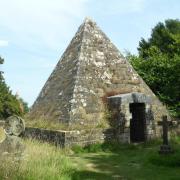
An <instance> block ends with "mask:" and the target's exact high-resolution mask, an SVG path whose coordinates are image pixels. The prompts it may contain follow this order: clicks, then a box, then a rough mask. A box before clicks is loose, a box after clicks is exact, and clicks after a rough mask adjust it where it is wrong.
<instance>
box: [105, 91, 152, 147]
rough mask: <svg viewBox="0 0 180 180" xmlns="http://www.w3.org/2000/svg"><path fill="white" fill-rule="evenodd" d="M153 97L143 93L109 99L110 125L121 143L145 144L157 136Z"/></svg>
mask: <svg viewBox="0 0 180 180" xmlns="http://www.w3.org/2000/svg"><path fill="white" fill-rule="evenodd" d="M151 102H152V101H151V97H150V96H148V95H145V94H143V93H137V92H133V93H127V94H119V95H116V96H111V97H108V107H109V110H110V114H111V119H110V125H111V126H112V127H113V128H114V129H115V132H116V135H115V136H116V138H117V140H118V141H119V142H128V143H131V142H132V143H133V142H137V143H138V142H144V141H146V140H149V139H152V138H153V137H154V135H155V128H154V127H155V124H154V115H153V114H154V113H153V110H152V104H151Z"/></svg>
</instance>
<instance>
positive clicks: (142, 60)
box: [127, 20, 180, 117]
mask: <svg viewBox="0 0 180 180" xmlns="http://www.w3.org/2000/svg"><path fill="white" fill-rule="evenodd" d="M138 51H139V55H138V56H135V55H131V54H128V55H127V58H128V59H129V60H130V62H131V64H132V65H133V67H134V68H135V69H136V71H137V72H138V73H139V74H140V75H141V77H142V78H143V79H144V81H145V82H146V83H147V84H148V85H149V87H150V88H151V89H152V90H153V92H154V93H155V94H156V95H157V96H158V97H159V98H160V100H161V101H162V102H164V103H166V105H167V106H168V107H169V109H170V110H171V112H173V115H176V116H179V117H180V21H179V20H166V21H165V24H164V23H161V22H160V23H158V24H157V25H156V26H155V27H154V28H153V29H152V34H151V37H150V38H149V39H148V40H147V41H146V40H145V39H142V40H141V41H140V43H139V47H138Z"/></svg>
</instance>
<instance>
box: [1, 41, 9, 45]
mask: <svg viewBox="0 0 180 180" xmlns="http://www.w3.org/2000/svg"><path fill="white" fill-rule="evenodd" d="M8 44H9V42H8V41H6V40H0V47H5V46H8Z"/></svg>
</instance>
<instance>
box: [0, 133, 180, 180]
mask: <svg viewBox="0 0 180 180" xmlns="http://www.w3.org/2000/svg"><path fill="white" fill-rule="evenodd" d="M25 144H26V152H25V154H26V156H25V160H24V161H22V162H21V164H20V165H19V166H16V167H18V168H15V166H12V164H11V166H4V169H3V166H2V165H0V179H8V178H9V179H10V180H11V179H12V180H14V179H15V180H16V179H18V180H21V179H25V180H26V179H27V180H35V179H41V180H44V179H45V180H46V179H60V180H61V179H62V180H63V179H67V180H68V179H72V180H81V179H82V180H89V179H97V180H101V179H102V180H106V179H107V180H111V179H128V180H131V179H132V180H136V179H137V180H152V179H153V180H161V179H163V180H176V179H177V180H179V179H180V163H179V162H180V138H179V137H176V138H175V137H174V139H173V141H172V145H173V148H174V153H173V154H170V155H167V156H165V155H160V154H158V150H159V146H160V144H161V141H151V142H149V143H143V144H139V145H132V144H131V145H128V144H117V143H111V144H109V143H104V144H94V145H90V146H86V147H84V148H82V147H79V146H74V147H73V148H72V149H65V150H62V149H58V148H56V147H54V146H52V145H49V144H47V143H39V142H37V141H30V140H26V141H25ZM5 177H6V178H5Z"/></svg>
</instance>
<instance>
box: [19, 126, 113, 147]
mask: <svg viewBox="0 0 180 180" xmlns="http://www.w3.org/2000/svg"><path fill="white" fill-rule="evenodd" d="M22 136H23V137H26V138H32V139H38V140H41V141H45V142H50V143H53V144H55V145H57V146H60V147H71V146H73V145H81V146H85V145H88V144H93V143H97V142H105V141H112V140H113V139H115V133H114V130H113V129H88V130H80V131H78V130H74V131H61V130H58V131H53V130H46V129H39V128H31V127H26V129H25V132H24V133H23V135H22Z"/></svg>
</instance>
